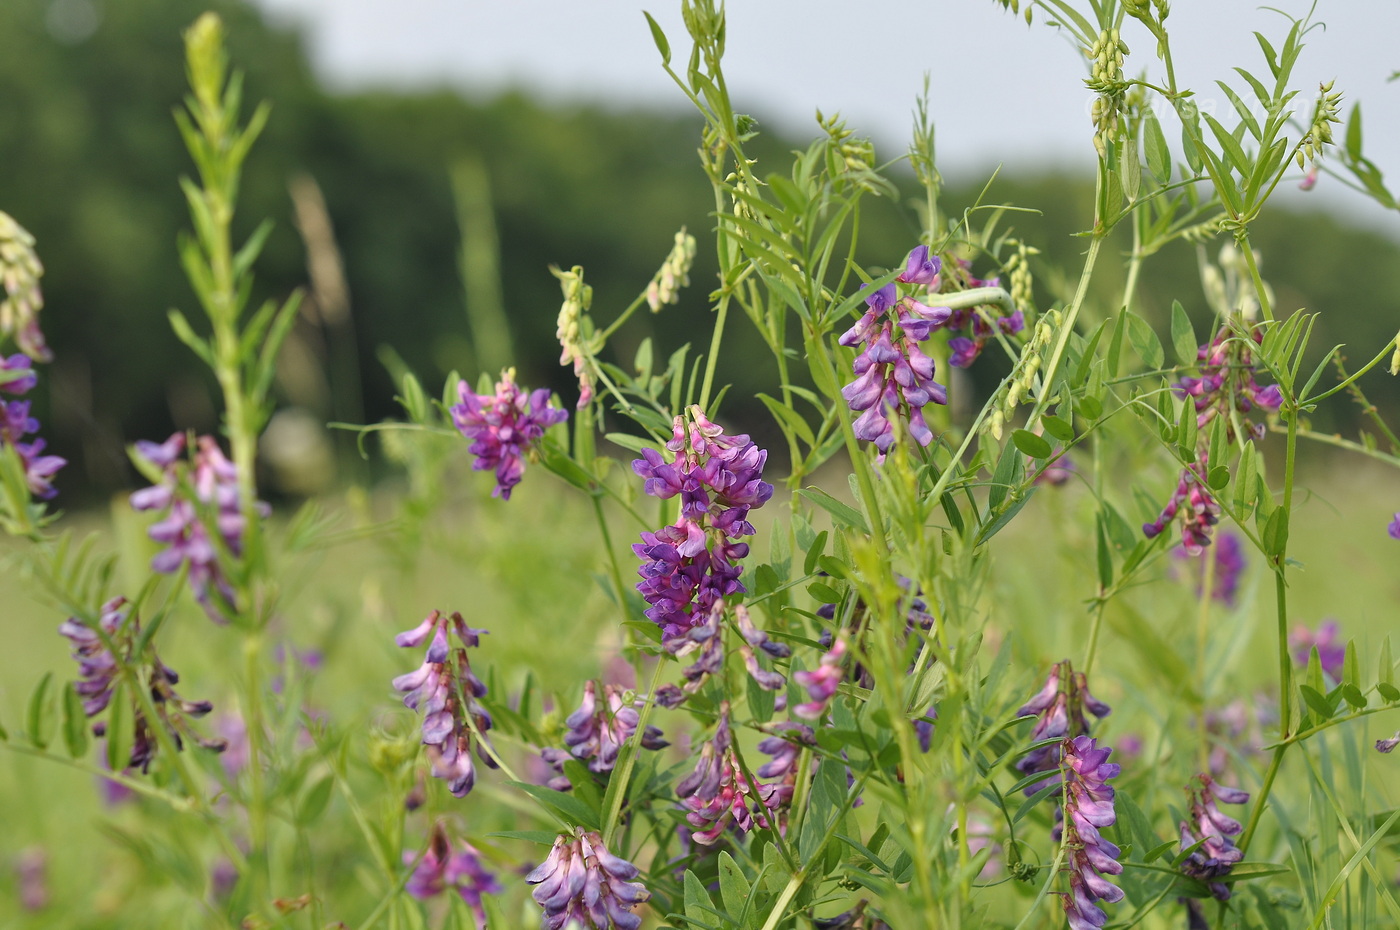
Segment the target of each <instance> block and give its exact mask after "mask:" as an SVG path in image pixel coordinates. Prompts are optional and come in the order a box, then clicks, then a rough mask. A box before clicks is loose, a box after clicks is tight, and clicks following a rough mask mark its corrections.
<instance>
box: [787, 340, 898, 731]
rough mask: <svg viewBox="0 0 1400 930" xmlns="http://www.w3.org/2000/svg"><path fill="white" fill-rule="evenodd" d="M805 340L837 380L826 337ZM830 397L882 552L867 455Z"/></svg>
mask: <svg viewBox="0 0 1400 930" xmlns="http://www.w3.org/2000/svg"><path fill="white" fill-rule="evenodd" d="M808 342H809V344H810V345H811V346H813V347H815V349H816V351H817V360H818V363H819V364H820V365H821V366H822V367H823V368H825V369H826V371H827V372H828V376H829V377H830V378H831V383H832V384H837V383H839V381H840V379H839V378H837V376H836V364H835V362H833V361H832V358H831V353H830V352H829V351H828V350H827V346H826V340H825V339H823V338H822V337H821V336H820V335H815V336H813V337H812V338H811V339H809V340H808ZM833 400H834V402H835V407H836V415H837V416H838V417H840V419H841V433H842V435H843V436H844V437H845V440H846V453H847V455H849V456H850V458H851V467H852V468H854V469H855V475H856V484H857V485H858V486H859V487H860V496H861V502H862V503H863V504H864V505H865V516H866V519H868V520H869V521H870V533H871V538H872V539H874V540H875V541H876V543H877V544H878V545H879V546H880V550H881V551H882V552H888V551H889V540H888V539H887V538H886V537H885V516H884V513H883V512H882V511H881V509H880V499H879V497H877V496H876V494H875V481H874V478H873V476H872V474H871V469H870V459H869V457H867V456H866V455H865V452H864V451H863V450H862V449H861V447H860V440H858V439H856V433H855V428H854V427H853V426H852V425H851V409H850V408H849V407H847V406H846V403H845V399H844V398H842V397H841V396H839V395H838V396H836V397H835V398H833ZM891 706H892V707H893V706H897V705H891Z"/></svg>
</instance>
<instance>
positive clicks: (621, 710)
mask: <svg viewBox="0 0 1400 930" xmlns="http://www.w3.org/2000/svg"><path fill="white" fill-rule="evenodd" d="M641 704H642V701H641V700H635V699H634V700H633V701H632V702H631V703H627V702H625V701H624V700H623V689H622V688H618V687H615V686H614V685H603V700H602V701H601V702H600V701H599V700H598V689H597V686H596V685H595V684H594V682H592V681H586V682H584V683H583V702H582V703H581V704H579V708H578V710H576V711H574V712H573V713H572V714H570V715H569V716H568V719H566V720H565V721H564V725H565V726H566V727H568V732H567V733H565V734H564V745H566V746H568V747H569V749H568V752H567V753H565V752H560V751H559V750H545V755H544V759H545V761H546V762H548V763H549V764H550V765H552V766H553V767H554V769H555V771H556V772H557V775H556V776H555V777H554V778H552V779H550V782H549V786H550V787H551V788H554V789H555V790H564V791H567V790H568V788H565V787H563V786H564V785H568V783H569V780H568V778H566V777H564V762H565V760H567V759H568V758H569V757H570V756H572V757H573V758H575V759H578V760H580V761H586V762H587V763H588V770H589V771H590V772H594V773H596V774H603V773H605V772H611V771H612V770H613V766H614V765H616V764H617V757H618V753H620V752H621V751H622V744H623V743H625V742H627V740H629V739H631V737H632V736H633V734H635V733H636V732H637V724H638V723H639V722H640V719H641V715H640V714H639V713H638V712H637V707H638V706H639V705H641ZM641 742H642V747H643V748H644V749H652V750H656V749H664V748H666V747H667V746H669V745H670V743H668V742H666V740H665V739H663V738H662V734H661V730H660V729H659V728H658V727H654V726H648V727H647V728H646V731H645V732H644V733H643V734H642V741H641ZM570 787H572V786H570Z"/></svg>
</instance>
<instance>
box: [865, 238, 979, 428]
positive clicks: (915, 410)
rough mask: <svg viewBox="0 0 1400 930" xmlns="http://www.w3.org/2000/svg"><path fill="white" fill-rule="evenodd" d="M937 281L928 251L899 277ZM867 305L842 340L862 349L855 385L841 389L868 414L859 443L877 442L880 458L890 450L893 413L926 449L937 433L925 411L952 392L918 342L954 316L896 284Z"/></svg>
mask: <svg viewBox="0 0 1400 930" xmlns="http://www.w3.org/2000/svg"><path fill="white" fill-rule="evenodd" d="M937 279H938V259H937V258H931V257H930V256H929V254H928V248H927V247H926V246H919V248H917V249H915V250H914V251H913V252H911V253H910V255H909V261H908V263H907V265H906V268H905V271H904V274H902V275H900V277H899V280H901V281H905V282H908V283H916V284H933V283H934V282H936V281H937ZM865 303H866V306H867V307H868V309H867V310H866V312H865V314H864V316H862V317H861V318H860V320H859V321H858V322H857V323H856V325H855V326H853V327H851V328H850V329H849V330H847V331H846V332H845V333H844V334H843V335H842V336H841V338H840V339H839V340H838V341H839V342H840V343H841V345H844V346H852V347H855V346H862V349H861V352H860V354H859V355H857V356H856V359H855V362H854V364H853V365H852V370H853V371H854V372H855V374H856V380H854V381H852V382H851V383H850V384H848V385H846V386H845V387H844V388H842V389H841V396H842V397H844V398H845V400H846V403H847V404H849V405H850V408H851V409H852V410H856V411H863V412H862V413H861V415H860V416H859V417H857V418H856V421H855V424H854V429H855V434H856V438H858V439H862V440H865V441H866V442H873V443H875V446H876V448H878V449H879V450H880V452H881V453H884V452H886V451H888V449H889V447H890V445H891V444H892V443H893V442H894V426H893V424H892V423H891V422H890V415H891V414H894V415H896V416H901V417H903V418H904V419H905V422H906V424H907V425H906V429H907V430H908V431H909V434H910V435H911V436H913V437H914V439H915V440H916V441H917V442H918V443H919V444H920V445H925V446H926V445H928V444H929V443H931V442H932V441H933V432H932V431H931V430H930V429H929V428H928V425H927V423H926V422H925V420H924V416H923V410H922V408H923V407H924V405H926V404H928V403H929V402H933V403H935V404H946V403H948V392H947V389H946V388H945V387H944V386H943V385H941V384H939V383H938V382H936V381H934V380H933V373H934V364H933V359H931V358H929V357H928V356H927V355H925V354H924V353H923V351H922V350H921V349H920V348H919V346H918V343H920V342H923V341H924V340H926V339H928V338H929V336H930V335H931V334H932V332H933V331H934V330H935V329H939V328H941V327H942V326H943V325H944V324H945V323H947V321H948V317H949V315H950V314H951V313H952V311H951V310H949V309H948V308H947V307H926V306H924V305H923V304H921V303H919V302H918V301H917V300H915V299H914V298H913V297H900V296H899V292H898V289H897V288H896V287H895V285H894V284H893V283H890V284H887V285H885V286H884V287H882V288H880V289H879V290H875V291H871V292H870V293H869V294H868V295H867V296H866V298H865ZM882 318H883V319H882ZM896 326H897V327H898V334H896V331H895V327H896Z"/></svg>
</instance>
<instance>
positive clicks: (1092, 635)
mask: <svg viewBox="0 0 1400 930" xmlns="http://www.w3.org/2000/svg"><path fill="white" fill-rule="evenodd" d="M1107 606H1108V597H1107V595H1106V594H1105V593H1104V592H1102V591H1100V592H1099V596H1098V597H1097V598H1096V599H1095V600H1094V619H1093V620H1092V621H1091V622H1090V623H1089V649H1088V651H1087V652H1086V654H1085V656H1084V674H1085V675H1088V674H1089V673H1090V672H1092V671H1093V670H1094V657H1095V656H1096V655H1098V650H1099V630H1100V628H1102V626H1103V612H1104V608H1105V607H1107Z"/></svg>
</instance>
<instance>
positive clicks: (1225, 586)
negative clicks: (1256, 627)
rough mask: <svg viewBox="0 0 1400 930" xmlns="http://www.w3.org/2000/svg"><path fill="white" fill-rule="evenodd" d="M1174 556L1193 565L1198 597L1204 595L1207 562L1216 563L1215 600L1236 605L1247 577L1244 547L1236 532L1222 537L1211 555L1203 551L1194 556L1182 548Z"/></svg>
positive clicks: (1214, 579) (1227, 604)
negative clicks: (1243, 577) (1240, 588)
mask: <svg viewBox="0 0 1400 930" xmlns="http://www.w3.org/2000/svg"><path fill="white" fill-rule="evenodd" d="M1172 555H1173V556H1174V557H1175V558H1177V559H1180V560H1182V561H1184V562H1186V563H1188V564H1189V565H1190V572H1191V576H1192V577H1193V578H1194V579H1195V582H1196V596H1197V597H1200V596H1201V595H1202V593H1203V586H1204V584H1205V578H1206V560H1207V559H1212V560H1214V562H1215V564H1214V565H1213V566H1211V573H1212V577H1211V585H1210V596H1211V599H1212V600H1216V601H1219V602H1220V603H1222V604H1224V605H1225V606H1226V607H1234V606H1235V597H1236V596H1237V594H1238V593H1239V587H1240V576H1242V575H1243V574H1244V569H1245V565H1246V562H1245V558H1244V547H1243V546H1241V545H1240V538H1239V536H1237V535H1235V534H1234V533H1221V534H1220V538H1219V539H1217V540H1216V541H1215V545H1213V546H1212V547H1211V549H1210V551H1209V552H1205V551H1201V552H1198V553H1197V554H1196V555H1191V554H1190V553H1189V552H1187V551H1186V549H1185V547H1178V548H1176V549H1174V550H1172Z"/></svg>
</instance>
